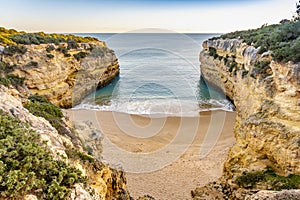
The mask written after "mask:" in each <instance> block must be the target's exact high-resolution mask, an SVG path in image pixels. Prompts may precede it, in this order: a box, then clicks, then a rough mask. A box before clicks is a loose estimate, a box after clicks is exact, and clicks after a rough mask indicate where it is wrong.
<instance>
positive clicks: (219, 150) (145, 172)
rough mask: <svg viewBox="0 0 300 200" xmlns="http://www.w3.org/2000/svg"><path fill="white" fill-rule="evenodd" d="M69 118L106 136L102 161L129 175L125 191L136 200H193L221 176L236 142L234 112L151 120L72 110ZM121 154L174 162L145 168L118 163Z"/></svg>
mask: <svg viewBox="0 0 300 200" xmlns="http://www.w3.org/2000/svg"><path fill="white" fill-rule="evenodd" d="M68 115H69V117H70V119H71V120H74V119H75V120H83V121H87V120H88V121H91V122H92V123H93V125H94V126H96V127H97V128H98V129H100V130H101V131H102V133H103V137H104V138H105V139H104V142H103V143H104V144H103V149H104V150H103V157H104V159H105V160H107V162H109V163H110V164H111V165H112V166H115V167H117V168H120V167H122V168H125V169H124V170H125V171H128V172H127V173H126V178H127V188H128V190H129V192H130V194H131V195H132V196H133V197H134V198H137V197H139V196H143V195H145V194H148V195H150V196H153V197H154V198H155V199H159V200H166V199H190V198H191V196H190V192H191V190H193V189H195V188H196V187H199V186H204V185H205V184H206V183H208V182H210V181H215V180H217V179H218V178H219V177H220V176H221V174H222V168H223V163H224V161H225V159H226V157H227V153H228V150H229V148H230V147H231V146H232V145H233V144H234V142H235V140H234V134H233V127H234V123H235V113H234V112H225V111H207V112H200V113H199V116H194V117H157V116H156V117H150V116H140V115H130V114H125V113H117V112H109V111H92V110H68ZM152 129H153V130H152ZM149 130H150V131H149ZM145 133H146V134H145ZM182 133H183V134H182ZM178 135H179V136H178ZM180 135H181V136H180ZM188 135H193V137H188ZM209 135H214V137H210V136H209ZM185 136H187V137H185ZM107 141H109V142H107ZM170 144H172V145H170ZM168 145H170V146H173V148H170V149H169V150H167V151H166V153H167V154H166V155H167V156H165V154H164V152H163V149H164V147H165V146H168ZM112 146H114V147H118V149H117V148H113V147H112ZM182 147H186V148H182ZM204 147H205V148H204ZM116 149H117V150H116ZM120 149H121V150H123V152H127V153H130V155H136V157H137V156H143V155H144V156H149V157H151V156H153V155H157V154H155V153H154V152H160V151H161V153H160V154H158V155H161V156H162V160H164V158H165V160H168V159H171V161H170V162H168V163H166V164H165V163H162V162H161V163H159V164H161V165H159V164H158V165H153V167H152V168H151V167H150V168H147V166H143V165H142V164H139V163H137V162H136V161H133V160H134V159H131V157H130V158H129V157H128V158H124V160H122V159H121V161H120V159H119V158H118V156H120V153H119V152H115V151H119V150H120ZM179 150H180V151H179ZM181 150H184V151H181ZM126 155H127V154H126ZM173 155H176V156H174V157H172V156H173ZM164 156H165V157H164ZM175 157H176V158H175ZM113 158H116V160H117V161H116V160H114V159H113ZM140 160H141V159H140ZM140 160H139V161H140ZM118 161H120V163H118ZM156 164H157V163H156ZM122 165H123V166H122Z"/></svg>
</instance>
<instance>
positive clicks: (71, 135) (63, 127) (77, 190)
mask: <svg viewBox="0 0 300 200" xmlns="http://www.w3.org/2000/svg"><path fill="white" fill-rule="evenodd" d="M23 37H24V36H23ZM77 39H78V38H77ZM72 44H73V45H72ZM72 44H69V43H67V42H66V43H59V44H54V43H49V44H39V45H33V44H32V45H20V44H16V45H7V46H6V47H3V46H0V61H1V62H0V115H1V117H3V118H5V117H7V116H8V117H11V118H14V119H17V120H19V121H20V122H18V123H20V124H21V123H22V124H25V125H24V126H25V127H26V129H28V130H29V131H30V132H31V131H32V134H38V135H39V136H40V140H41V141H40V142H41V145H42V144H45V145H46V147H47V149H48V150H49V152H50V154H51V156H53V158H54V160H56V161H63V162H64V163H65V164H66V165H68V166H71V167H75V168H76V169H78V170H80V172H81V175H82V180H81V182H80V181H78V182H75V183H74V184H72V180H79V178H78V179H77V175H76V177H75V178H76V179H75V178H74V179H70V180H71V181H70V184H69V183H68V184H69V186H68V188H65V189H64V192H66V191H67V190H69V189H70V193H68V198H67V199H74V200H75V199H77V200H78V199H99V200H100V199H101V200H102V199H107V200H110V199H124V200H129V199H130V198H131V197H130V195H129V193H128V191H127V189H126V178H125V173H124V172H123V171H122V170H117V169H114V168H111V167H110V166H109V165H108V164H104V163H102V161H101V160H98V159H99V158H101V152H102V145H101V141H102V133H101V131H100V130H97V129H96V128H94V127H93V125H92V123H91V122H77V121H72V122H71V121H68V119H67V117H65V116H63V114H62V113H61V109H60V108H58V107H56V106H54V105H53V104H56V105H57V106H59V107H63V108H69V107H72V106H74V105H76V104H78V103H80V101H81V99H82V98H84V97H85V96H86V95H88V94H90V93H91V92H92V91H93V90H95V89H96V88H99V87H103V86H105V85H106V84H108V83H110V81H111V80H112V79H113V78H114V77H115V76H117V75H118V73H119V66H118V61H117V58H116V56H115V54H114V52H113V51H112V50H110V49H108V48H107V47H106V45H105V44H104V43H103V42H100V41H96V40H94V41H92V42H89V43H83V42H81V43H80V42H78V43H77V42H76V43H75V42H74V41H73V43H72ZM15 75H16V76H15ZM20 77H24V79H23V78H20ZM23 81H24V84H23ZM35 94H38V95H40V96H43V97H46V98H43V97H40V96H38V95H35ZM31 97H32V98H33V99H35V100H32V99H30V98H31ZM47 99H48V100H49V101H50V102H52V103H53V104H51V103H50V102H49V101H48V100H47ZM60 113H61V114H60ZM1 119H2V118H1ZM3 123H6V121H4V122H3ZM1 131H2V135H3V133H4V135H5V134H6V132H7V133H8V134H9V131H10V130H7V129H5V128H4V127H1ZM1 141H2V138H1ZM3 141H4V140H3ZM30 142H31V141H30ZM18 143H20V145H23V144H22V141H19V142H18ZM0 145H3V143H1V144H0ZM28 148H30V147H28ZM87 150H88V152H87ZM8 153H11V152H8ZM3 155H4V154H3V153H2V155H0V158H1V160H0V164H1V163H2V164H3V160H4V158H3ZM8 155H10V154H8ZM4 157H5V156H4ZM14 159H15V160H16V162H18V160H17V159H21V160H22V159H24V158H22V156H19V157H18V158H14ZM24 160H26V159H24ZM5 162H6V161H5V160H4V165H6V164H7V163H5ZM1 166H3V165H1ZM35 167H36V166H35ZM28 168H29V169H26V170H28V171H29V170H32V169H31V168H30V167H28ZM5 170H6V171H5ZM5 170H2V171H1V176H3V175H5V174H7V173H10V171H9V170H11V169H10V168H5ZM12 170H13V169H12ZM22 170H23V171H24V169H23V168H22ZM26 170H25V172H24V173H27V171H26ZM47 170H48V168H47ZM7 171H9V172H7ZM30 173H31V175H32V173H34V172H31V171H30ZM49 173H50V174H51V173H53V174H55V173H57V172H53V171H51V170H49ZM64 173H65V172H64ZM71 175H74V174H71ZM74 176H75V175H74ZM52 177H55V175H52ZM61 179H62V178H61ZM1 180H2V179H1ZM63 181H65V180H63ZM6 183H7V182H6ZM58 184H61V183H57V185H58ZM30 187H33V188H34V187H37V186H30ZM1 189H3V190H5V189H7V188H6V185H4V186H3V185H2V188H1ZM8 189H9V188H8ZM8 189H7V190H8ZM12 190H13V189H12ZM15 190H17V189H15ZM20 190H21V189H20ZM21 191H23V193H22V194H18V193H17V194H15V196H13V197H16V195H17V197H16V198H19V197H20V198H24V199H37V197H44V196H45V195H49V194H48V193H51V192H49V191H50V189H49V188H48V187H47V188H38V190H30V191H27V190H25V189H23V190H21ZM51 191H52V190H51ZM8 192H9V191H8ZM52 192H53V194H54V195H62V194H65V193H62V194H60V192H58V191H54V190H53V191H52ZM9 193H11V192H9ZM51 194H52V193H51ZM2 195H3V193H1V195H0V196H1V197H0V198H5V197H7V196H5V195H4V196H2ZM11 195H13V194H11ZM24 195H25V196H24ZM59 198H60V199H65V196H64V197H62V196H60V197H59Z"/></svg>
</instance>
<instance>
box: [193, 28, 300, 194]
mask: <svg viewBox="0 0 300 200" xmlns="http://www.w3.org/2000/svg"><path fill="white" fill-rule="evenodd" d="M295 24H296V25H295V26H296V27H297V26H298V25H299V23H295ZM292 25H293V23H291V25H290V24H286V25H276V26H275V27H276V28H278V27H279V28H278V29H281V27H282V26H292ZM272 27H274V26H272ZM298 27H299V26H298ZM267 28H269V27H267ZM267 28H265V29H267ZM263 29H264V28H262V29H258V30H255V31H252V32H251V31H248V32H251V33H252V35H255V34H253V33H256V35H257V32H259V33H260V31H262V30H263ZM282 29H283V30H284V28H282ZM248 32H246V33H245V32H236V33H233V34H228V35H225V36H223V37H222V36H221V37H219V38H213V39H210V40H208V41H205V42H204V43H203V50H202V52H201V53H200V62H201V73H202V76H203V77H204V79H205V80H206V81H207V82H208V83H210V84H212V85H215V86H217V87H219V88H221V89H222V90H223V92H224V93H225V94H226V95H227V96H228V97H229V98H230V99H232V100H233V102H234V104H235V106H236V113H237V116H236V124H235V128H234V134H235V138H236V143H235V145H234V146H233V147H232V148H231V149H230V151H229V155H228V158H227V161H226V162H225V165H224V173H223V177H222V178H221V180H222V181H221V182H222V184H221V185H222V186H220V188H221V189H220V191H223V193H225V195H220V196H219V197H220V198H221V199H222V198H225V199H226V198H230V199H247V198H246V194H247V192H245V190H249V191H250V190H251V191H252V192H253V193H257V192H258V190H264V189H265V190H266V189H268V190H282V189H293V188H294V189H297V188H300V185H299V183H300V182H299V180H300V179H299V176H298V175H300V137H299V136H300V63H299V61H298V60H297V59H298V58H297V56H298V54H299V52H300V51H299V44H298V43H295V44H294V41H299V38H300V37H299V35H300V33H298V32H299V30H298V32H296V34H295V38H292V39H291V40H290V41H289V42H290V44H293V46H292V47H290V48H294V49H295V51H294V52H290V53H289V56H291V57H292V58H293V59H294V60H293V61H288V62H285V61H281V59H280V54H279V53H278V52H279V50H278V49H276V51H275V50H274V51H272V46H261V43H259V45H257V43H255V40H253V38H251V37H250V36H249V38H248V39H250V40H251V39H252V41H250V42H248V44H247V41H246V40H245V39H243V34H244V35H247V34H248ZM265 33H266V35H263V36H261V35H260V38H264V37H265V38H266V40H267V39H269V43H271V42H272V36H268V35H267V34H272V32H265ZM249 34H250V33H249ZM282 34H286V33H284V32H283V33H282ZM230 36H231V37H232V38H230ZM267 37H269V38H267ZM277 38H278V37H277ZM262 40H263V39H262ZM277 42H278V43H280V42H281V41H277ZM286 43H287V42H286ZM274 45H275V44H274ZM278 45H279V44H278ZM282 45H284V44H281V46H282ZM296 45H298V47H297V46H296ZM278 48H279V47H278ZM274 52H275V53H274ZM276 53H277V54H276ZM281 53H282V54H284V53H286V52H285V51H282V52H281ZM290 54H297V55H295V56H293V55H290ZM271 174H272V175H271ZM271 176H273V178H274V179H272V180H271V178H270V177H271ZM279 177H280V178H282V180H283V179H284V178H286V179H289V180H291V179H292V178H291V177H294V178H295V179H294V180H295V184H294V185H293V186H291V185H289V186H287V185H285V183H282V182H280V181H278V183H277V185H281V186H283V187H279V186H278V187H277V186H276V183H275V182H276V181H274V180H275V179H276V178H279ZM283 182H284V181H283ZM218 187H219V186H216V185H215V184H211V185H210V186H208V187H207V188H215V189H216V188H218ZM207 188H206V189H203V188H202V190H201V189H197V190H195V191H193V192H192V195H193V197H194V198H195V199H197V196H198V197H199V196H201V195H204V196H205V194H204V193H205V191H207ZM240 188H244V189H245V190H244V191H243V192H241V191H239V192H237V191H238V190H239V189H240ZM226 196H227V197H226ZM298 197H299V196H298ZM208 199H209V198H208ZM249 199H251V198H250V197H249ZM291 199H293V198H291Z"/></svg>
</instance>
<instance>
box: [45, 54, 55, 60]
mask: <svg viewBox="0 0 300 200" xmlns="http://www.w3.org/2000/svg"><path fill="white" fill-rule="evenodd" d="M46 56H47V58H50V59H51V58H54V55H53V54H51V53H47V54H46Z"/></svg>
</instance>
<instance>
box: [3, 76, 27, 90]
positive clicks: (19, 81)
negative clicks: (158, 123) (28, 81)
mask: <svg viewBox="0 0 300 200" xmlns="http://www.w3.org/2000/svg"><path fill="white" fill-rule="evenodd" d="M6 78H7V79H8V80H9V81H10V84H11V85H13V86H15V87H17V86H22V85H23V84H24V81H25V78H24V77H19V76H18V75H14V74H7V75H6Z"/></svg>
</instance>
